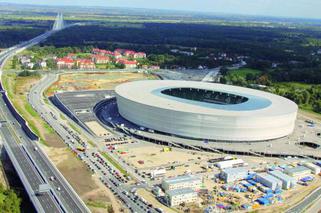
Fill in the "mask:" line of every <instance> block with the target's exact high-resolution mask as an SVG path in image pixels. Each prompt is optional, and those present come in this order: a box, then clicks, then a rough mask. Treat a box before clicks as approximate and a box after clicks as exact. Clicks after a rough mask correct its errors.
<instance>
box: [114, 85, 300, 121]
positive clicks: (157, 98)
mask: <svg viewBox="0 0 321 213" xmlns="http://www.w3.org/2000/svg"><path fill="white" fill-rule="evenodd" d="M175 88H191V89H196V90H197V89H202V90H208V91H213V92H219V93H228V94H229V95H236V96H241V97H245V98H247V101H245V102H242V103H238V104H217V103H207V102H202V101H195V100H189V99H186V98H180V97H175V96H171V95H167V94H164V93H162V91H164V90H168V89H175ZM116 93H117V94H119V95H121V96H122V97H125V98H127V99H129V100H132V101H134V102H137V103H142V104H146V105H150V106H153V107H159V108H163V109H169V110H177V111H182V112H190V113H199V114H219V115H224V116H234V115H237V116H249V115H257V116H273V115H287V114H292V113H294V112H296V111H297V109H298V107H297V105H296V104H295V103H294V102H292V101H290V100H288V99H286V98H283V97H281V96H277V95H274V94H272V93H268V92H263V91H260V90H254V89H249V88H244V87H237V86H231V85H224V84H214V83H204V82H196V81H174V80H154V81H153V80H148V81H135V82H129V83H125V84H121V85H119V86H118V87H116Z"/></svg>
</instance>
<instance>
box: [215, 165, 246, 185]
mask: <svg viewBox="0 0 321 213" xmlns="http://www.w3.org/2000/svg"><path fill="white" fill-rule="evenodd" d="M247 176H248V169H247V168H244V167H239V168H228V169H224V170H222V171H221V173H220V178H221V179H222V180H224V181H225V182H226V183H231V182H234V181H238V180H243V179H246V178H247Z"/></svg>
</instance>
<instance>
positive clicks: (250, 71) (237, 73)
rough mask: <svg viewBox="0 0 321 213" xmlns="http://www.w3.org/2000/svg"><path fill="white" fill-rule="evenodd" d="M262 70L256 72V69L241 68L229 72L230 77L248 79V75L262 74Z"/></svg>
mask: <svg viewBox="0 0 321 213" xmlns="http://www.w3.org/2000/svg"><path fill="white" fill-rule="evenodd" d="M260 73H261V71H260V70H255V69H250V68H241V69H237V70H231V71H229V72H228V76H230V77H232V76H241V77H244V78H245V77H246V75H248V74H253V75H258V74H260Z"/></svg>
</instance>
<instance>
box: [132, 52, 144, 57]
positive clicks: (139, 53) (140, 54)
mask: <svg viewBox="0 0 321 213" xmlns="http://www.w3.org/2000/svg"><path fill="white" fill-rule="evenodd" d="M134 58H146V53H144V52H137V53H135V54H134Z"/></svg>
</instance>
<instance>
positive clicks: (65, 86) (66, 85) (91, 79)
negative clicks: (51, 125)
mask: <svg viewBox="0 0 321 213" xmlns="http://www.w3.org/2000/svg"><path fill="white" fill-rule="evenodd" d="M157 78H158V77H157V76H155V75H151V74H144V73H133V72H102V73H90V72H89V73H76V74H63V75H60V77H59V80H58V81H57V82H55V83H54V84H53V85H52V86H51V87H50V88H49V89H48V90H47V92H46V95H47V96H52V95H53V94H54V93H55V92H57V91H77V90H102V89H114V88H115V87H116V86H117V85H119V84H121V83H125V82H129V81H138V80H148V79H149V80H152V79H157Z"/></svg>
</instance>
